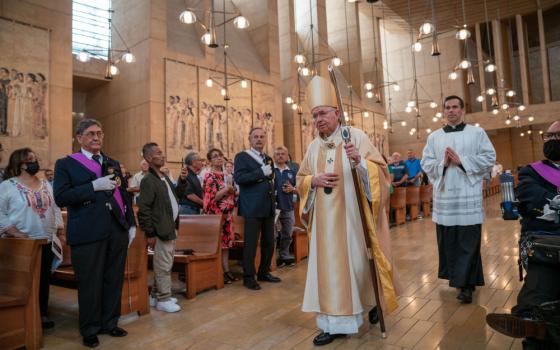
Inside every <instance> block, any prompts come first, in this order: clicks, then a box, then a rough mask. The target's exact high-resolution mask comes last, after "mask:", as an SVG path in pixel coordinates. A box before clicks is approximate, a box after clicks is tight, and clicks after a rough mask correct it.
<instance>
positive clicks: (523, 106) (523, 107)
mask: <svg viewBox="0 0 560 350" xmlns="http://www.w3.org/2000/svg"><path fill="white" fill-rule="evenodd" d="M525 108H526V107H525V105H520V106H519V107H518V108H517V109H519V110H520V111H522V112H523V111H524V110H525Z"/></svg>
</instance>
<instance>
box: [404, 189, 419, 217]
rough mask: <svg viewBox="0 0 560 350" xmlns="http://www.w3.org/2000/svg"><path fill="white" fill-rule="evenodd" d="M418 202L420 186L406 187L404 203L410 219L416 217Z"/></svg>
mask: <svg viewBox="0 0 560 350" xmlns="http://www.w3.org/2000/svg"><path fill="white" fill-rule="evenodd" d="M419 203H420V187H416V186H407V187H406V205H407V206H408V208H409V214H410V220H416V219H418V210H419V208H418V204H419Z"/></svg>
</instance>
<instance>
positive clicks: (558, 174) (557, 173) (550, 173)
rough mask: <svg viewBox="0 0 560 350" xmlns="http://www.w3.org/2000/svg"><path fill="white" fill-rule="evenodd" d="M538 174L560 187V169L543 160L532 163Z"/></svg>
mask: <svg viewBox="0 0 560 350" xmlns="http://www.w3.org/2000/svg"><path fill="white" fill-rule="evenodd" d="M531 168H533V169H534V170H535V171H536V172H537V174H539V175H540V176H541V177H542V178H543V179H545V180H546V181H548V182H550V183H551V184H553V185H554V186H556V187H557V188H560V170H559V169H556V168H553V167H551V166H548V165H546V164H544V163H543V162H542V161H539V162H535V163H533V164H531Z"/></svg>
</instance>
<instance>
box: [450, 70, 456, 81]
mask: <svg viewBox="0 0 560 350" xmlns="http://www.w3.org/2000/svg"><path fill="white" fill-rule="evenodd" d="M457 77H458V75H457V72H451V73H449V79H451V80H456V79H457Z"/></svg>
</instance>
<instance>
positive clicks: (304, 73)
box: [301, 67, 309, 77]
mask: <svg viewBox="0 0 560 350" xmlns="http://www.w3.org/2000/svg"><path fill="white" fill-rule="evenodd" d="M301 75H303V76H304V77H306V76H308V75H309V68H307V67H303V68H302V69H301Z"/></svg>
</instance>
